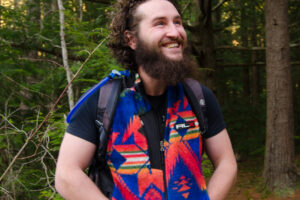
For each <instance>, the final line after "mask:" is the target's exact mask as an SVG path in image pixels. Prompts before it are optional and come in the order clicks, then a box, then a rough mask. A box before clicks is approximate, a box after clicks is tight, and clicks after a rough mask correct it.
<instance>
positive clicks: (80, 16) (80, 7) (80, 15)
mask: <svg viewBox="0 0 300 200" xmlns="http://www.w3.org/2000/svg"><path fill="white" fill-rule="evenodd" d="M82 17H83V3H82V0H79V21H80V22H82Z"/></svg>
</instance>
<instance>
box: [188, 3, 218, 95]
mask: <svg viewBox="0 0 300 200" xmlns="http://www.w3.org/2000/svg"><path fill="white" fill-rule="evenodd" d="M193 4H194V6H195V7H194V8H195V9H197V10H198V13H200V15H199V17H198V20H197V21H198V22H197V23H196V26H194V27H193V28H192V29H191V44H192V50H193V52H194V54H195V56H196V58H197V61H198V64H199V65H200V67H201V68H204V70H202V71H201V72H200V74H201V77H200V79H201V80H202V81H203V82H204V84H205V85H206V86H207V87H209V88H210V89H212V90H213V91H216V74H215V71H216V59H215V48H214V38H213V26H212V16H211V1H210V0H194V1H193Z"/></svg>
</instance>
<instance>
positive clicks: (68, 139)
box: [55, 133, 107, 200]
mask: <svg viewBox="0 0 300 200" xmlns="http://www.w3.org/2000/svg"><path fill="white" fill-rule="evenodd" d="M95 150H96V145H94V144H92V143H90V142H88V141H86V140H83V139H81V138H79V137H76V136H74V135H71V134H69V133H66V134H65V136H64V139H63V142H62V144H61V147H60V152H59V156H58V161H57V167H56V173H55V188H56V189H57V191H58V192H59V193H60V194H61V195H62V196H63V197H64V198H65V199H72V200H76V199H80V200H81V199H85V200H92V199H95V200H96V199H97V200H99V199H107V198H106V197H105V196H104V195H103V194H102V193H101V192H100V190H99V189H98V187H97V186H96V185H95V184H94V183H93V182H92V181H91V179H90V178H89V177H88V176H87V175H86V174H85V173H84V170H85V169H86V168H87V167H88V165H89V163H90V161H91V159H92V158H93V155H94V153H95Z"/></svg>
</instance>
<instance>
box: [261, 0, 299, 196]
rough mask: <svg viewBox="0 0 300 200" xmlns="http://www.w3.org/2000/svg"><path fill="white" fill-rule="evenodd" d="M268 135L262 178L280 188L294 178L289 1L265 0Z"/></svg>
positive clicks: (282, 188)
mask: <svg viewBox="0 0 300 200" xmlns="http://www.w3.org/2000/svg"><path fill="white" fill-rule="evenodd" d="M265 18H266V62H267V137H266V150H265V164H264V181H265V184H266V186H267V188H269V189H271V190H273V191H278V190H280V191H283V190H285V189H287V188H290V187H293V186H294V184H295V181H296V170H295V167H294V133H293V126H294V124H293V102H292V99H293V98H292V81H291V65H290V47H289V33H288V1H286V0H266V7H265Z"/></svg>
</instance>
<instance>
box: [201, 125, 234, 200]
mask: <svg viewBox="0 0 300 200" xmlns="http://www.w3.org/2000/svg"><path fill="white" fill-rule="evenodd" d="M205 149H206V153H207V155H208V157H209V158H210V160H211V161H212V163H213V165H214V167H215V171H214V173H213V175H212V177H211V179H210V181H209V183H208V187H207V192H208V195H209V197H210V200H222V199H225V197H226V196H227V194H228V192H229V190H230V188H231V187H232V185H233V184H234V182H235V179H236V175H237V163H236V159H235V156H234V153H233V150H232V146H231V142H230V139H229V136H228V133H227V130H226V129H224V130H222V131H221V132H220V133H219V134H217V135H215V136H213V137H211V138H208V139H207V140H205Z"/></svg>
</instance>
